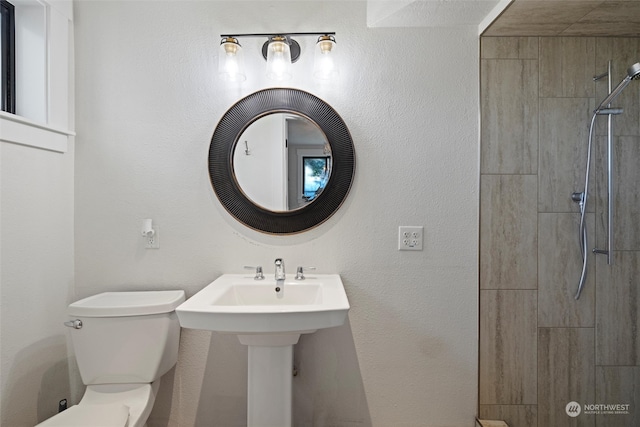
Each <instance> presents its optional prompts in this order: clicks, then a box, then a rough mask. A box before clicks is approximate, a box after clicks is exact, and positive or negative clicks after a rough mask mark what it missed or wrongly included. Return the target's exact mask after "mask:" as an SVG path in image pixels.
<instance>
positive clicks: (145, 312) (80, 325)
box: [36, 291, 185, 427]
mask: <svg viewBox="0 0 640 427" xmlns="http://www.w3.org/2000/svg"><path fill="white" fill-rule="evenodd" d="M184 300H185V294H184V291H141V292H105V293H101V294H98V295H94V296H91V297H88V298H85V299H82V300H80V301H77V302H74V303H73V304H71V305H70V306H69V309H68V314H69V316H70V317H71V319H72V320H70V321H68V322H65V325H66V326H69V327H71V328H72V329H71V339H72V342H73V348H74V350H75V355H76V359H77V362H78V368H79V369H80V376H81V377H82V382H83V383H84V384H85V385H86V386H87V389H86V391H85V393H84V396H83V397H82V400H81V401H80V403H79V404H78V405H75V406H72V407H70V408H69V409H67V410H65V411H63V412H60V413H59V414H57V415H55V416H53V417H51V418H49V419H48V420H46V421H44V422H42V423H40V424H38V425H37V426H36V427H62V426H64V427H87V426H91V427H145V426H146V422H147V418H148V417H149V414H150V413H151V409H152V408H153V404H154V402H155V398H156V394H157V392H158V388H159V386H160V377H162V376H163V375H164V374H165V373H167V372H168V371H169V370H170V369H171V368H172V367H173V366H174V365H175V364H176V361H177V359H178V344H179V341H180V323H179V322H178V317H177V315H176V313H175V308H176V307H177V306H178V305H180V304H181V303H182V302H184Z"/></svg>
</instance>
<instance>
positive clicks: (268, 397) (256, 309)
mask: <svg viewBox="0 0 640 427" xmlns="http://www.w3.org/2000/svg"><path fill="white" fill-rule="evenodd" d="M276 286H279V288H280V291H276ZM348 311H349V301H348V300H347V295H346V293H345V291H344V286H343V285H342V280H341V279H340V276H339V275H337V274H309V275H307V276H306V279H305V280H293V279H289V280H286V281H285V282H284V284H276V281H275V280H274V279H273V278H265V279H264V280H255V279H254V278H253V276H250V275H242V274H224V275H222V276H220V277H219V278H218V279H216V280H215V281H213V282H212V283H211V284H209V285H208V286H206V287H205V288H204V289H202V290H201V291H200V292H198V293H197V294H195V295H194V296H192V297H191V298H189V299H188V300H187V301H185V302H184V303H183V304H182V305H180V306H178V308H176V312H177V314H178V319H180V325H181V326H182V327H183V328H191V329H204V330H208V331H217V332H222V333H232V334H236V335H238V339H239V340H240V342H241V343H242V344H245V345H247V346H248V352H249V353H248V402H247V426H248V427H259V426H260V427H266V426H277V427H288V426H291V396H292V392H291V390H292V383H291V380H292V368H293V345H294V344H296V343H297V342H298V339H299V338H300V334H309V333H313V332H315V331H317V330H318V329H324V328H331V327H334V326H340V325H342V324H343V323H344V321H345V319H346V317H347V312H348Z"/></svg>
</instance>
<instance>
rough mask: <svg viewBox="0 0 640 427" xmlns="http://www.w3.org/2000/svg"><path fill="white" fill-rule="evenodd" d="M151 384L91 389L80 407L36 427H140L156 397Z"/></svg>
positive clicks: (78, 405)
mask: <svg viewBox="0 0 640 427" xmlns="http://www.w3.org/2000/svg"><path fill="white" fill-rule="evenodd" d="M159 387H160V380H157V381H154V382H153V383H151V384H101V385H90V386H87V389H86V391H85V393H84V396H83V397H82V400H81V401H80V403H79V404H77V405H75V406H72V407H70V408H69V409H67V410H66V411H63V412H60V413H59V414H58V415H55V416H53V417H51V418H49V419H48V420H46V421H44V422H42V423H41V424H38V425H37V426H36V427H88V426H91V427H143V426H144V425H145V423H146V420H147V418H148V417H149V414H150V413H151V409H152V408H153V404H154V402H155V400H156V395H157V394H158V388H159Z"/></svg>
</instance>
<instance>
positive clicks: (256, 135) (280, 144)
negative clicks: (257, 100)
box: [233, 113, 332, 212]
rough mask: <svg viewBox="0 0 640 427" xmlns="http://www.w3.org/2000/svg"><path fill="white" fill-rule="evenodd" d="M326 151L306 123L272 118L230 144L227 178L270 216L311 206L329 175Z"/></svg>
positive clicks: (321, 134) (296, 118)
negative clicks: (230, 168) (230, 174)
mask: <svg viewBox="0 0 640 427" xmlns="http://www.w3.org/2000/svg"><path fill="white" fill-rule="evenodd" d="M331 165H332V156H331V146H330V144H329V141H328V140H327V138H326V136H325V134H324V132H322V130H321V129H320V128H319V127H318V125H317V124H316V123H315V122H313V121H312V120H310V119H308V118H307V117H304V116H302V115H298V114H295V113H273V114H268V115H265V116H262V117H260V118H258V119H257V120H255V121H254V122H253V123H251V124H250V125H249V126H248V127H247V128H246V129H245V130H244V131H243V132H242V134H240V136H239V137H238V139H237V140H236V145H235V149H234V152H233V173H234V176H235V179H236V181H237V183H238V186H239V187H240V188H241V189H242V192H243V193H244V194H245V195H246V196H247V198H249V199H250V200H251V201H252V202H253V203H254V204H255V205H258V206H260V207H262V208H264V209H267V210H270V211H273V212H286V211H293V210H296V209H299V208H302V207H304V206H305V205H307V204H309V203H312V202H313V201H314V200H315V199H316V198H317V197H318V195H319V194H320V193H321V192H322V191H323V190H324V188H325V187H326V185H327V182H328V181H329V177H330V175H331Z"/></svg>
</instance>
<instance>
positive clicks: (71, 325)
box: [64, 319, 82, 329]
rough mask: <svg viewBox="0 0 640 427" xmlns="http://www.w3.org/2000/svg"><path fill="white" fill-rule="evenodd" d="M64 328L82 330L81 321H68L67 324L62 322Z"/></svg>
mask: <svg viewBox="0 0 640 427" xmlns="http://www.w3.org/2000/svg"><path fill="white" fill-rule="evenodd" d="M64 326H67V327H69V328H73V329H82V320H80V319H76V320H69V321H68V322H64Z"/></svg>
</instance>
